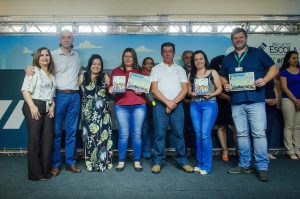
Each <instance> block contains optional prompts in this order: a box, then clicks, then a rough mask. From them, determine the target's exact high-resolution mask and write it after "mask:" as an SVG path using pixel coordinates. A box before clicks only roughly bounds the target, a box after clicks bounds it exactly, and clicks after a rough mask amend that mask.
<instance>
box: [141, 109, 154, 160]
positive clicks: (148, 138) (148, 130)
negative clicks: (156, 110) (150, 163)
mask: <svg viewBox="0 0 300 199" xmlns="http://www.w3.org/2000/svg"><path fill="white" fill-rule="evenodd" d="M152 118H153V116H152V108H149V107H148V108H147V116H146V119H145V121H144V123H143V128H142V153H143V157H145V158H151V156H152V152H151V150H152V145H153V144H152V143H153V142H152V140H153V119H152Z"/></svg>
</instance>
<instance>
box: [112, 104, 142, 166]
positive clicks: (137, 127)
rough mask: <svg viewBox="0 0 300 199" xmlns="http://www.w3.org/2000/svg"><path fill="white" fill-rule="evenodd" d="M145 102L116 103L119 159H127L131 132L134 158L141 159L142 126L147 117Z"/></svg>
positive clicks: (135, 159) (121, 160)
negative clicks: (135, 103)
mask: <svg viewBox="0 0 300 199" xmlns="http://www.w3.org/2000/svg"><path fill="white" fill-rule="evenodd" d="M146 113H147V108H146V105H145V104H138V105H115V116H116V120H117V124H118V129H119V139H118V152H119V161H120V162H124V161H125V160H126V150H127V145H128V138H129V134H131V140H132V148H133V159H134V161H140V158H141V147H142V139H141V132H142V126H143V123H144V120H145V117H146Z"/></svg>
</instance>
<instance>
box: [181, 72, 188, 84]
mask: <svg viewBox="0 0 300 199" xmlns="http://www.w3.org/2000/svg"><path fill="white" fill-rule="evenodd" d="M180 82H186V83H187V82H188V80H187V77H186V72H185V70H184V69H181V70H180Z"/></svg>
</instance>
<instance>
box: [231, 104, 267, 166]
mask: <svg viewBox="0 0 300 199" xmlns="http://www.w3.org/2000/svg"><path fill="white" fill-rule="evenodd" d="M232 117H233V121H234V125H235V127H236V130H237V141H238V145H239V151H240V161H239V166H240V167H244V168H245V167H249V166H250V161H251V142H250V138H249V137H250V130H251V134H252V137H253V148H254V158H255V167H256V169H257V170H268V164H269V158H268V146H267V139H266V133H265V131H266V127H267V118H266V107H265V103H264V102H260V103H252V104H240V105H232ZM249 125H250V129H249Z"/></svg>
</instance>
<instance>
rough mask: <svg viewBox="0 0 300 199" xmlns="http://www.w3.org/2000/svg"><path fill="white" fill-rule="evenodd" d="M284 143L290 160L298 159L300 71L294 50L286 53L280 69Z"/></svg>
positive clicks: (299, 156) (299, 141) (299, 157)
mask: <svg viewBox="0 0 300 199" xmlns="http://www.w3.org/2000/svg"><path fill="white" fill-rule="evenodd" d="M280 84H281V88H282V91H283V92H282V113H283V118H284V130H283V134H284V145H285V147H286V149H287V154H288V155H289V157H290V158H291V159H292V160H298V159H300V151H299V148H300V89H299V88H300V71H299V56H298V52H296V51H289V52H287V53H286V55H285V57H284V60H283V63H282V66H281V70H280Z"/></svg>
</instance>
